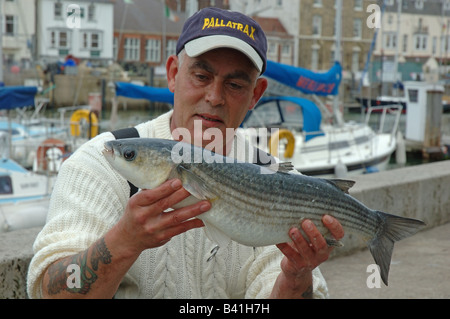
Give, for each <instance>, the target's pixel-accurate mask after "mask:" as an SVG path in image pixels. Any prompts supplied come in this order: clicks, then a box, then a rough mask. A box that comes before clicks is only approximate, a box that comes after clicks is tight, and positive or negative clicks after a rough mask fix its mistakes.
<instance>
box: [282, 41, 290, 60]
mask: <svg viewBox="0 0 450 319" xmlns="http://www.w3.org/2000/svg"><path fill="white" fill-rule="evenodd" d="M291 51H292V50H291V45H290V44H288V43H286V44H283V46H282V47H281V56H283V57H290V56H291Z"/></svg>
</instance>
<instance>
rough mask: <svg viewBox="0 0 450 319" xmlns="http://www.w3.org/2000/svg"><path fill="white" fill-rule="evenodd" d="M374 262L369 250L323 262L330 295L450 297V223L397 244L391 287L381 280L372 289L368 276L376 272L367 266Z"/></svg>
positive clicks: (356, 296) (354, 296) (367, 297)
mask: <svg viewBox="0 0 450 319" xmlns="http://www.w3.org/2000/svg"><path fill="white" fill-rule="evenodd" d="M373 263H374V261H373V259H372V256H371V254H370V252H369V250H368V249H365V250H362V251H358V252H356V253H353V254H351V255H348V256H337V257H335V258H332V259H330V260H328V261H326V262H325V263H323V264H322V265H321V266H320V269H321V270H322V274H323V275H324V277H325V279H326V280H327V283H328V290H329V292H330V298H332V299H356V298H358V299H405V298H419V299H424V298H425V299H435V298H436V299H441V298H443V299H448V298H450V223H447V224H444V225H441V226H436V227H433V228H430V229H426V230H423V231H421V232H419V233H417V234H416V235H414V236H412V237H409V238H406V239H403V240H401V241H399V242H397V243H396V244H395V246H394V253H393V256H392V262H391V268H390V272H389V286H387V287H386V286H385V285H384V284H383V283H382V282H381V287H380V288H371V289H370V288H368V286H367V281H368V277H369V276H371V275H372V274H373V271H370V272H367V267H368V265H370V264H373ZM371 278H372V277H371ZM372 282H373V281H371V280H369V283H372Z"/></svg>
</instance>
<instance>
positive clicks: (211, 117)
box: [197, 114, 223, 123]
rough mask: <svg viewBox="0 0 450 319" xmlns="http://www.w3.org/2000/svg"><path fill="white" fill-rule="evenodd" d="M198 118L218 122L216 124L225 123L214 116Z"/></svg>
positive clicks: (202, 115) (199, 115)
mask: <svg viewBox="0 0 450 319" xmlns="http://www.w3.org/2000/svg"><path fill="white" fill-rule="evenodd" d="M197 116H198V117H201V118H202V119H204V120H206V121H210V122H216V123H223V121H222V120H221V119H220V118H219V117H217V116H212V115H204V114H197Z"/></svg>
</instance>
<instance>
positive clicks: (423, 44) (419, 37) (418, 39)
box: [414, 34, 428, 51]
mask: <svg viewBox="0 0 450 319" xmlns="http://www.w3.org/2000/svg"><path fill="white" fill-rule="evenodd" d="M414 42H415V48H416V50H417V51H425V50H426V49H427V44H428V35H427V34H416V35H414Z"/></svg>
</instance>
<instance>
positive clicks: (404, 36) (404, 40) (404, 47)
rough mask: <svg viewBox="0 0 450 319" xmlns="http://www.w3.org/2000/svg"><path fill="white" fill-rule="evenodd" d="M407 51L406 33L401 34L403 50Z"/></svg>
mask: <svg viewBox="0 0 450 319" xmlns="http://www.w3.org/2000/svg"><path fill="white" fill-rule="evenodd" d="M407 51H408V35H407V34H404V35H403V52H407Z"/></svg>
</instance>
